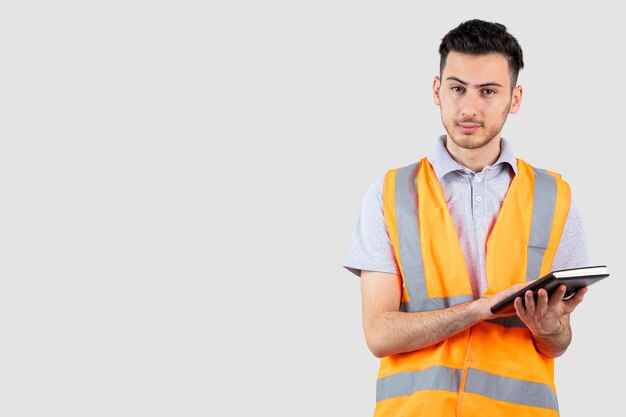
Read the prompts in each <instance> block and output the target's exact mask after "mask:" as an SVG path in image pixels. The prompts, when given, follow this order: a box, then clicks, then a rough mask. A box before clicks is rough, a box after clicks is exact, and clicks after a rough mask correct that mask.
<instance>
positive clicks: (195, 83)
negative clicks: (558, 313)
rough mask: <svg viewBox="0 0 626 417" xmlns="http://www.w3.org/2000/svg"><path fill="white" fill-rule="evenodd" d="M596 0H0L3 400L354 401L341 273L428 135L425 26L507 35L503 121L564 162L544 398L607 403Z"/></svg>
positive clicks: (564, 405)
mask: <svg viewBox="0 0 626 417" xmlns="http://www.w3.org/2000/svg"><path fill="white" fill-rule="evenodd" d="M616 7H617V6H614V5H613V3H612V2H609V1H595V2H591V3H585V4H584V5H581V6H576V5H574V4H572V3H571V2H541V6H529V5H528V4H525V3H518V4H515V5H511V4H510V3H504V2H495V1H493V2H487V1H483V2H471V3H468V2H458V3H455V2H444V3H440V4H435V3H430V4H427V5H419V4H418V2H408V1H401V2H371V1H365V2H357V1H344V0H334V1H316V2H312V1H311V2H298V1H265V2H253V1H221V2H218V1H215V2H210V3H207V2H200V1H197V2H191V1H176V2H174V1H156V2H148V1H137V0H127V1H109V2H79V1H59V2H43V1H39V2H36V1H24V2H19V3H18V2H13V4H12V5H7V4H6V3H3V4H2V6H0V39H1V40H0V48H1V57H2V58H1V61H0V62H2V65H0V75H1V78H0V80H1V81H0V83H1V84H0V85H1V87H0V105H1V106H2V107H1V109H2V112H1V116H0V118H1V119H0V120H1V123H0V283H1V286H0V415H3V416H42V415H63V416H85V415H88V416H110V415H116V416H137V415H150V416H156V415H163V416H166V415H167V416H174V415H175V416H209V415H211V416H216V415H219V416H244V415H261V414H263V415H265V414H269V415H276V416H293V415H297V416H326V415H342V416H368V415H371V414H372V411H373V408H374V398H375V397H374V395H375V392H374V389H375V379H376V371H377V360H376V359H375V358H374V357H373V356H372V355H371V354H370V353H369V351H368V350H367V347H366V346H365V342H364V339H363V334H362V330H361V316H360V294H359V282H358V279H357V278H355V277H354V276H352V275H351V274H350V273H348V272H347V271H345V270H343V269H342V268H341V266H340V265H341V261H342V259H343V257H344V255H345V252H346V250H347V247H348V243H349V240H350V234H351V230H352V226H353V222H354V218H355V216H356V212H357V210H358V208H359V206H360V203H361V199H362V198H363V195H364V193H365V191H366V189H367V187H368V186H369V185H370V184H371V183H372V182H373V181H374V180H375V179H376V178H377V177H379V176H380V175H382V174H383V173H384V172H385V171H386V170H387V169H389V168H391V167H397V166H402V165H404V164H407V163H410V162H412V161H415V160H416V159H417V158H419V157H420V156H422V155H423V154H424V153H425V152H427V151H428V149H429V148H430V146H431V145H432V143H433V141H434V139H435V138H436V136H438V135H439V134H441V133H442V132H443V128H442V126H441V122H440V118H439V113H438V108H437V107H435V106H434V105H433V104H432V99H431V92H430V87H431V83H432V78H433V76H434V75H435V74H436V73H437V71H438V54H437V49H438V46H439V42H440V39H441V37H443V35H444V34H445V33H446V32H447V31H448V30H449V29H451V28H452V27H454V26H456V25H458V24H459V23H460V22H461V21H463V20H467V19H471V18H481V19H485V20H492V21H498V22H501V23H503V24H505V25H506V26H507V27H508V29H509V30H510V31H511V32H512V33H513V34H514V35H515V36H516V37H517V38H518V40H519V42H520V43H521V45H522V48H523V49H524V54H525V56H524V58H525V63H526V68H525V69H524V70H523V71H522V72H521V75H520V78H519V82H520V83H521V84H522V85H523V86H524V87H525V94H524V98H523V102H522V107H521V111H520V113H519V114H517V115H514V116H511V117H509V121H508V123H507V125H506V127H505V131H504V136H505V137H507V138H508V139H510V140H511V142H512V144H513V146H514V149H515V150H516V151H517V152H518V154H519V156H520V157H522V158H524V159H526V160H527V161H529V162H531V163H533V164H534V165H536V166H538V167H543V168H549V169H552V170H554V171H557V172H560V173H562V174H563V175H564V178H565V179H566V180H567V181H568V182H569V183H570V184H571V185H572V188H573V191H574V197H575V198H576V200H577V201H578V203H579V205H580V207H581V211H582V214H583V217H584V220H585V228H586V232H587V235H588V240H589V246H590V250H591V258H592V261H593V262H594V263H599V264H606V265H608V267H609V271H610V272H611V277H610V278H609V279H607V280H605V281H602V282H601V283H598V284H597V285H596V286H594V287H592V288H591V289H590V292H589V294H588V296H587V298H586V300H585V302H584V304H583V305H581V306H580V307H579V309H578V310H577V311H576V313H575V315H574V317H573V319H572V324H573V329H574V341H573V343H572V345H571V347H570V349H569V351H568V352H567V354H566V355H565V356H564V357H562V358H560V359H558V360H557V362H556V372H557V377H556V378H557V387H558V392H559V400H560V406H561V411H562V415H563V416H568V417H570V416H586V415H591V414H595V415H608V414H611V413H612V412H613V411H615V410H618V409H620V406H621V397H620V395H621V391H620V389H619V387H620V386H619V384H617V383H615V381H616V380H619V378H620V377H621V376H622V375H624V374H625V373H626V369H625V366H624V363H623V361H622V360H621V359H619V358H621V349H622V345H621V343H620V339H619V331H618V330H617V329H618V328H620V327H621V325H619V324H617V323H616V322H617V320H619V319H620V312H621V311H620V309H619V306H620V300H619V299H618V297H619V294H621V293H623V291H624V289H625V285H624V281H623V279H622V276H623V274H624V266H623V263H622V262H621V260H622V259H623V258H622V257H620V255H619V250H620V249H621V248H622V244H621V242H620V239H621V238H622V237H623V236H624V235H625V234H626V230H625V225H624V216H622V215H618V208H619V207H620V205H619V201H620V198H619V197H618V196H619V194H620V193H621V190H622V188H623V187H621V186H619V185H618V184H619V175H621V170H620V159H621V158H620V155H619V153H618V151H616V150H614V149H613V148H615V147H616V146H619V144H620V142H622V141H623V140H624V134H623V129H622V128H621V124H620V123H619V120H621V118H622V117H623V114H622V113H623V109H622V108H621V105H622V96H621V91H622V88H621V81H620V73H619V71H620V70H621V68H622V67H623V59H622V58H621V52H622V51H623V39H624V25H623V19H622V14H621V13H620V12H618V9H617V8H616Z"/></svg>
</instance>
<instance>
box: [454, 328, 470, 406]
mask: <svg viewBox="0 0 626 417" xmlns="http://www.w3.org/2000/svg"><path fill="white" fill-rule="evenodd" d="M473 329H474V326H472V327H470V328H469V341H468V342H467V354H466V355H465V364H464V365H463V374H462V376H461V385H460V386H459V396H458V398H457V401H456V417H461V405H462V403H463V394H465V383H466V382H467V372H468V370H469V365H470V358H471V356H472V334H473Z"/></svg>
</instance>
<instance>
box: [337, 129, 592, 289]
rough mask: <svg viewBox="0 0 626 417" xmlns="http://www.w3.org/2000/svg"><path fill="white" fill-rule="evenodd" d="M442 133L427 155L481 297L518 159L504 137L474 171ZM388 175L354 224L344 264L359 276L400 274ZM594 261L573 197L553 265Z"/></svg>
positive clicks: (561, 266)
mask: <svg viewBox="0 0 626 417" xmlns="http://www.w3.org/2000/svg"><path fill="white" fill-rule="evenodd" d="M445 140H446V136H441V137H440V138H438V139H437V141H436V142H435V145H434V146H433V148H432V149H431V151H430V153H429V154H428V160H429V162H430V163H431V165H432V166H433V169H434V171H435V174H436V175H437V178H438V179H439V182H440V183H441V186H442V187H443V191H444V194H445V197H446V202H447V204H448V208H449V210H450V214H451V216H452V220H453V222H454V225H455V227H456V231H457V234H458V236H459V240H460V243H461V249H462V250H463V255H464V256H465V264H466V265H467V269H468V273H469V277H470V281H471V284H472V291H473V293H474V297H476V298H478V297H479V296H480V294H482V293H483V292H484V291H485V290H486V288H487V277H486V273H485V248H486V242H487V237H488V236H489V232H491V229H492V228H493V226H494V224H495V221H496V218H497V217H498V213H499V211H500V207H501V206H502V202H503V201H504V197H505V195H506V192H507V190H508V188H509V185H510V184H511V180H512V179H513V177H514V176H515V175H516V174H517V162H516V160H515V156H514V154H513V150H512V148H511V145H510V143H509V142H508V141H507V140H505V139H504V138H502V139H501V143H500V147H501V150H500V156H499V158H498V160H497V161H496V162H495V163H494V164H493V165H490V166H487V167H485V168H484V169H483V170H482V171H481V172H473V171H471V170H470V169H468V168H465V167H463V166H461V165H459V164H458V163H457V162H456V161H454V160H453V159H452V157H451V156H450V154H449V153H448V151H447V150H446V148H445ZM383 179H384V176H383V177H381V178H379V179H378V180H377V181H376V182H375V183H374V184H372V185H371V186H370V188H369V189H368V191H367V193H366V195H365V198H364V199H363V203H362V205H361V209H360V210H359V213H358V215H357V218H356V222H355V224H354V230H353V233H352V241H351V244H350V248H349V250H348V254H347V256H346V258H345V260H344V262H343V266H344V267H345V268H347V269H348V270H350V271H352V272H353V273H355V274H357V275H359V276H360V274H361V270H368V271H377V272H388V273H392V274H399V271H398V264H397V261H396V257H395V254H394V252H393V248H392V246H391V241H390V239H389V234H388V233H387V227H386V225H385V220H384V217H383V207H382V194H383ZM588 265H589V256H588V253H587V244H586V241H585V234H584V230H583V224H582V219H581V216H580V211H579V209H578V206H577V205H576V203H575V202H574V200H573V199H572V204H571V207H570V211H569V214H568V217H567V221H566V222H565V229H564V230H563V236H562V237H561V241H560V243H559V247H558V248H557V251H556V254H555V257H554V261H553V263H552V270H557V269H566V268H575V267H580V266H588Z"/></svg>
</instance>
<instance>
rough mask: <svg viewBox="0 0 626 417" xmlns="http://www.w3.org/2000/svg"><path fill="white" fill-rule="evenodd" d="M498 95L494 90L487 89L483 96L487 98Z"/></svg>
mask: <svg viewBox="0 0 626 417" xmlns="http://www.w3.org/2000/svg"><path fill="white" fill-rule="evenodd" d="M495 93H496V90H492V89H491V88H485V89H484V90H483V94H484V95H486V96H492V95H494V94H495Z"/></svg>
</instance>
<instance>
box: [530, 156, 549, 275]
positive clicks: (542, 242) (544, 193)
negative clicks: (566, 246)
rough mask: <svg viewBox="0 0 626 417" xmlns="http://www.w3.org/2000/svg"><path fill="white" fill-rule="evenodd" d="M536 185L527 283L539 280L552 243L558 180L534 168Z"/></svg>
mask: <svg viewBox="0 0 626 417" xmlns="http://www.w3.org/2000/svg"><path fill="white" fill-rule="evenodd" d="M533 172H534V177H535V181H534V183H535V185H534V188H535V190H534V195H533V215H532V222H531V226H530V241H529V242H528V258H527V266H526V281H532V280H534V279H537V278H539V275H540V274H541V264H542V263H543V255H544V254H545V252H546V248H547V247H548V242H549V241H550V233H551V232H552V219H553V218H554V209H555V207H556V178H555V177H554V176H552V175H550V174H548V173H547V172H545V171H544V170H542V169H537V168H533Z"/></svg>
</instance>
